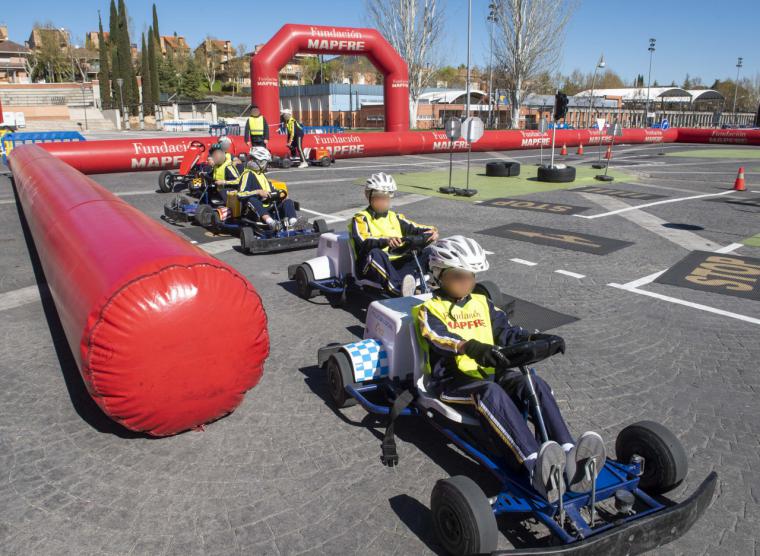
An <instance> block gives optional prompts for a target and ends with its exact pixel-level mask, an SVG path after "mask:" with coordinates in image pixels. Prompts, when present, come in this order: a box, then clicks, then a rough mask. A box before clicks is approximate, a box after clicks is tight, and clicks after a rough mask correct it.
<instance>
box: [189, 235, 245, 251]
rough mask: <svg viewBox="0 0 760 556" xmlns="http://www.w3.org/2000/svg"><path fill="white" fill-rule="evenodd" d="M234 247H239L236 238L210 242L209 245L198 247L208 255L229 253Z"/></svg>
mask: <svg viewBox="0 0 760 556" xmlns="http://www.w3.org/2000/svg"><path fill="white" fill-rule="evenodd" d="M236 245H240V240H239V239H238V238H231V239H222V240H220V241H212V242H211V243H201V244H199V245H198V247H200V248H201V249H203V250H204V251H205V252H206V253H208V254H210V255H217V254H219V253H224V252H225V251H229V250H230V249H232V248H233V247H235V246H236Z"/></svg>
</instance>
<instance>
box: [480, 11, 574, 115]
mask: <svg viewBox="0 0 760 556" xmlns="http://www.w3.org/2000/svg"><path fill="white" fill-rule="evenodd" d="M572 8H573V6H572V5H571V4H570V1H569V0H503V1H502V2H499V3H498V4H497V8H496V10H497V17H498V23H497V27H496V30H495V32H494V46H495V51H496V52H497V53H498V56H497V57H496V59H497V60H501V63H502V70H503V72H504V75H505V78H506V83H507V89H508V90H509V96H510V101H511V106H512V127H513V128H518V127H519V125H520V106H521V104H522V100H523V98H524V96H525V94H527V93H528V92H530V91H529V87H530V83H531V82H532V81H534V80H535V79H536V76H538V75H539V74H540V73H541V72H545V71H551V70H552V69H553V68H554V67H555V66H556V64H557V61H558V60H559V56H560V54H561V50H562V44H563V42H564V32H565V27H566V26H567V22H568V21H569V19H570V15H571V14H572V11H573V10H572Z"/></svg>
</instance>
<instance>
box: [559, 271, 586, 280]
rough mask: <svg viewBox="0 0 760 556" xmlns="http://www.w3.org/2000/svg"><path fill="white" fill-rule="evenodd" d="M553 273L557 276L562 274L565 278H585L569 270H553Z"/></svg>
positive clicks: (583, 275)
mask: <svg viewBox="0 0 760 556" xmlns="http://www.w3.org/2000/svg"><path fill="white" fill-rule="evenodd" d="M554 272H556V273H557V274H564V275H565V276H570V277H571V278H578V279H580V278H585V277H586V275H585V274H578V273H577V272H570V271H569V270H562V269H558V270H555V271H554Z"/></svg>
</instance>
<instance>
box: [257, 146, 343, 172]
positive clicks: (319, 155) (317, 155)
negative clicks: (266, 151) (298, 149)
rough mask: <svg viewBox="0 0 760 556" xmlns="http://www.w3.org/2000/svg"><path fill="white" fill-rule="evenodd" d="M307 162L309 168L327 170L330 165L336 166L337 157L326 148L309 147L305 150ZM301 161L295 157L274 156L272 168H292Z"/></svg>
mask: <svg viewBox="0 0 760 556" xmlns="http://www.w3.org/2000/svg"><path fill="white" fill-rule="evenodd" d="M303 154H304V156H305V157H306V162H307V163H308V164H309V166H322V167H324V168H327V167H328V166H330V164H335V157H334V156H333V155H332V153H331V152H330V151H329V150H328V149H325V148H324V147H309V148H305V149H304V150H303ZM300 163H301V159H300V158H298V157H294V156H272V162H271V163H270V166H271V167H272V168H291V167H293V166H298V165H299V164H300Z"/></svg>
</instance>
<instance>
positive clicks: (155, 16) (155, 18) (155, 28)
mask: <svg viewBox="0 0 760 556" xmlns="http://www.w3.org/2000/svg"><path fill="white" fill-rule="evenodd" d="M153 36H154V37H155V38H156V42H157V43H158V45H159V46H161V33H159V32H158V12H156V5H155V4H153Z"/></svg>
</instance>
